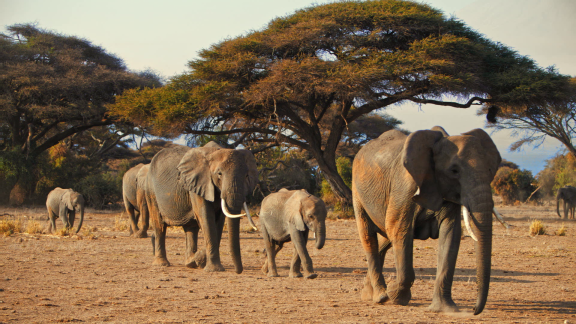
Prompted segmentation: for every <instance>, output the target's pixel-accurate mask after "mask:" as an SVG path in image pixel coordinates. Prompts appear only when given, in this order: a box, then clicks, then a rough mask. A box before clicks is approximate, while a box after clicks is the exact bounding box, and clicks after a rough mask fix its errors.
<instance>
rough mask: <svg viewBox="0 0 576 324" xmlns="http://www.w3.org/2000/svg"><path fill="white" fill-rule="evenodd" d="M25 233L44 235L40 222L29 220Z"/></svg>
mask: <svg viewBox="0 0 576 324" xmlns="http://www.w3.org/2000/svg"><path fill="white" fill-rule="evenodd" d="M25 232H26V233H28V234H41V233H42V225H41V224H40V222H38V221H35V220H29V221H28V222H27V223H26V231H25Z"/></svg>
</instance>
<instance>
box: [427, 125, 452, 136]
mask: <svg viewBox="0 0 576 324" xmlns="http://www.w3.org/2000/svg"><path fill="white" fill-rule="evenodd" d="M430 130H433V131H437V132H440V133H442V136H444V137H448V136H450V135H448V132H447V131H446V130H445V129H444V127H442V126H434V127H432V128H430Z"/></svg>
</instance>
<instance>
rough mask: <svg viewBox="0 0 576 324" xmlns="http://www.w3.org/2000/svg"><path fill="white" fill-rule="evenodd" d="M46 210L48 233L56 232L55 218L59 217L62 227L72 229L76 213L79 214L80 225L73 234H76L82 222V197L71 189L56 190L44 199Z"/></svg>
mask: <svg viewBox="0 0 576 324" xmlns="http://www.w3.org/2000/svg"><path fill="white" fill-rule="evenodd" d="M46 208H47V209H48V232H50V233H52V232H55V231H56V222H55V220H56V218H58V217H60V219H61V220H62V223H63V224H64V227H66V228H72V227H74V220H75V218H76V212H77V211H78V212H80V223H78V228H77V229H76V231H75V232H74V233H78V232H79V231H80V229H81V228H82V222H83V221H84V197H82V195H81V194H79V193H77V192H76V191H74V190H72V189H62V188H56V189H54V190H52V191H50V193H49V194H48V197H47V198H46Z"/></svg>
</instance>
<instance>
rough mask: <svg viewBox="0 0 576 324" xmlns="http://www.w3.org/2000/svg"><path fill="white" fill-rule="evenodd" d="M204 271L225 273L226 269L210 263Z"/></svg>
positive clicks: (220, 265) (218, 264)
mask: <svg viewBox="0 0 576 324" xmlns="http://www.w3.org/2000/svg"><path fill="white" fill-rule="evenodd" d="M204 271H207V272H221V271H224V267H223V266H222V264H220V263H210V264H206V266H205V267H204Z"/></svg>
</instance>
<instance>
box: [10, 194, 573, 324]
mask: <svg viewBox="0 0 576 324" xmlns="http://www.w3.org/2000/svg"><path fill="white" fill-rule="evenodd" d="M499 209H500V211H501V212H502V214H503V215H504V218H505V219H506V220H507V221H508V222H509V223H510V224H511V225H513V227H512V228H510V229H508V230H506V229H505V228H504V227H502V226H501V225H500V224H499V223H497V222H496V221H495V222H494V225H493V226H494V240H493V242H494V244H493V245H494V248H493V259H492V281H491V285H490V293H489V296H488V302H487V305H486V308H485V310H484V312H483V313H482V314H480V315H478V316H473V315H472V314H471V311H472V307H473V306H474V303H475V298H476V282H475V281H476V280H475V273H476V271H475V256H474V248H473V241H472V239H471V238H470V237H464V238H463V241H462V245H461V249H460V255H459V258H458V263H457V270H456V276H455V281H454V287H453V297H454V300H455V302H456V303H457V304H458V305H459V307H460V309H461V312H460V313H456V314H436V313H432V312H429V311H428V310H427V306H428V305H429V304H430V302H431V297H432V290H433V286H434V277H435V273H436V250H437V241H435V240H428V241H416V242H415V251H414V265H415V270H416V280H415V282H414V285H413V287H412V301H411V302H410V304H409V305H408V306H395V305H390V304H383V305H377V304H373V303H371V302H366V301H362V300H361V299H360V290H361V288H362V283H363V279H364V276H365V273H366V262H365V258H364V253H363V251H362V249H361V245H360V241H359V239H358V237H357V235H358V234H357V230H356V224H355V222H354V220H334V221H328V222H327V224H326V227H327V240H326V244H325V247H324V249H322V250H315V249H313V247H312V245H313V243H312V242H310V243H309V244H308V246H309V249H310V251H311V256H312V260H313V262H314V269H315V271H316V272H317V273H318V274H319V276H318V278H316V279H314V280H306V279H301V278H298V279H293V278H289V277H288V269H289V268H288V265H289V262H290V258H291V255H292V245H291V244H287V245H286V246H285V248H284V250H283V251H282V252H280V254H279V255H278V259H277V264H278V266H279V269H278V271H279V274H280V277H279V278H268V277H267V276H265V275H263V274H262V272H261V271H260V268H261V266H262V263H263V254H262V252H261V251H262V249H263V242H262V239H261V237H260V234H259V233H258V232H248V231H247V229H248V228H249V226H248V225H247V222H246V220H243V221H242V222H243V223H242V224H243V225H242V228H243V229H244V230H243V233H242V234H241V245H242V258H243V263H244V273H242V274H240V275H238V274H236V273H234V271H233V267H232V260H231V258H230V254H229V252H228V241H227V235H226V233H225V234H224V239H223V244H222V249H221V253H222V254H223V256H222V263H223V265H224V267H225V268H226V271H225V272H220V273H207V272H205V271H203V270H196V269H188V268H186V267H184V265H183V263H184V235H183V233H182V232H181V231H180V230H179V229H178V230H177V229H172V230H169V234H168V238H167V241H166V245H167V252H168V259H169V260H170V261H171V263H172V266H170V267H157V266H153V265H152V260H153V257H152V254H151V243H150V239H134V238H130V237H129V236H128V232H127V231H126V230H124V231H120V230H118V228H120V227H121V226H119V225H122V223H121V222H119V220H122V221H124V222H125V215H123V216H122V217H124V218H121V215H122V214H121V211H116V212H100V211H93V210H91V211H89V212H88V213H87V215H86V218H85V220H84V227H83V231H81V233H80V235H78V236H73V237H59V236H55V235H46V234H34V235H30V234H25V233H21V234H12V235H10V236H1V237H0V323H12V322H21V323H51V322H86V323H99V322H113V323H114V322H116V323H194V322H197V323H256V322H265V323H288V322H296V323H384V322H386V323H389V322H392V323H401V322H403V323H468V322H483V323H493V322H500V323H518V322H520V323H527V322H534V323H541V322H551V323H554V322H556V323H576V298H575V297H576V276H575V273H576V222H575V221H573V220H561V219H559V218H558V217H557V216H556V214H555V210H554V209H555V206H552V205H551V204H547V205H546V206H536V207H535V206H518V207H500V208H499ZM3 214H10V215H12V216H10V215H4V216H2V217H0V219H12V218H14V217H15V218H17V219H20V220H23V222H24V223H25V222H26V221H27V220H30V219H37V220H40V221H41V223H42V225H43V226H45V225H46V220H45V218H46V216H45V211H44V210H43V209H41V208H34V209H32V208H31V209H26V208H20V209H14V208H4V209H0V215H3ZM532 219H540V220H542V221H543V222H544V224H545V225H546V227H547V233H546V234H545V235H540V236H536V237H532V236H530V235H529V234H528V228H529V224H530V221H531V220H532ZM255 221H256V223H257V224H258V218H255ZM562 224H564V226H565V227H566V228H567V233H566V236H556V235H555V234H554V232H555V231H556V230H557V229H558V228H560V227H561V226H562ZM57 225H58V227H59V228H60V227H61V222H60V223H58V224H57ZM149 233H150V234H151V231H150V232H149ZM200 242H201V244H202V245H203V238H202V237H201V238H200ZM384 272H385V278H386V280H387V282H389V281H390V280H393V279H394V277H395V271H394V263H393V259H392V258H391V257H390V254H389V255H388V258H387V260H386V263H385V269H384Z"/></svg>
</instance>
